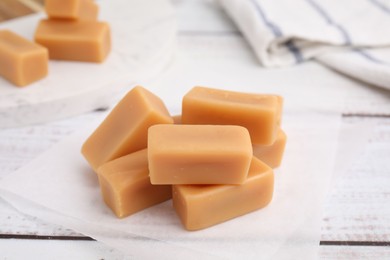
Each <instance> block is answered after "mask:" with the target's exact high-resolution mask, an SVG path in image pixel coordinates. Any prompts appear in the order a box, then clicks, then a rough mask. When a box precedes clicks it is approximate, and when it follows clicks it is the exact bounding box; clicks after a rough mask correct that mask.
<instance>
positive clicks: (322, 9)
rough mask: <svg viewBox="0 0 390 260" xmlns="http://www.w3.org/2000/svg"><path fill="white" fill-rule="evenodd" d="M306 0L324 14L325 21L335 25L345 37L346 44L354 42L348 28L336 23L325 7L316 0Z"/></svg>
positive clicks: (320, 13)
mask: <svg viewBox="0 0 390 260" xmlns="http://www.w3.org/2000/svg"><path fill="white" fill-rule="evenodd" d="M306 2H307V3H308V4H309V5H310V6H311V7H312V8H313V9H314V10H315V11H316V12H317V13H318V14H319V15H321V16H322V18H323V19H325V21H326V22H327V23H328V24H329V25H331V26H333V27H334V28H336V29H337V30H338V31H339V32H340V34H341V36H342V37H343V38H344V42H345V44H347V45H351V44H352V40H351V37H350V36H349V34H348V32H347V30H345V28H344V27H343V26H341V25H340V24H338V23H336V22H334V21H333V19H332V17H331V16H330V15H329V14H328V13H327V12H326V11H325V9H324V8H323V7H322V6H321V5H320V4H319V3H317V2H316V1H315V0H306Z"/></svg>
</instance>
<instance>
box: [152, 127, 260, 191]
mask: <svg viewBox="0 0 390 260" xmlns="http://www.w3.org/2000/svg"><path fill="white" fill-rule="evenodd" d="M148 157H149V171H150V181H151V183H152V184H241V183H243V182H244V181H245V179H246V176H247V175H248V169H249V165H250V162H251V159H252V144H251V142H250V137H249V133H248V131H247V130H246V129H245V128H244V127H241V126H228V125H155V126H152V127H150V128H149V135H148Z"/></svg>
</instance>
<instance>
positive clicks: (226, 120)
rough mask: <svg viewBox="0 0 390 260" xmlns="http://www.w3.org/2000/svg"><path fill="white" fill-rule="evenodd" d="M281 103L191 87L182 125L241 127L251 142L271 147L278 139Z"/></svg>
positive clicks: (267, 97) (265, 97)
mask: <svg viewBox="0 0 390 260" xmlns="http://www.w3.org/2000/svg"><path fill="white" fill-rule="evenodd" d="M282 103H283V100H282V98H281V97H280V96H276V95H260V94H249V93H241V92H233V91H226V90H218V89H212V88H205V87H194V88H193V89H192V90H191V91H189V92H188V93H187V94H186V95H185V96H184V98H183V105H182V123H183V124H215V125H240V126H243V127H245V128H247V129H248V131H249V133H250V136H251V140H252V143H254V144H261V145H270V144H272V143H273V142H274V141H275V139H276V136H277V133H278V130H279V127H280V121H281V115H282Z"/></svg>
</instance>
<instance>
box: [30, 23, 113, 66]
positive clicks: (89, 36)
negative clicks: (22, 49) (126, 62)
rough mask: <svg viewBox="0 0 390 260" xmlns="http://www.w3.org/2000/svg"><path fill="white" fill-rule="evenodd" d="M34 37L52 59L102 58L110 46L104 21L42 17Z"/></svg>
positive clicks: (93, 59)
mask: <svg viewBox="0 0 390 260" xmlns="http://www.w3.org/2000/svg"><path fill="white" fill-rule="evenodd" d="M35 41H36V42H37V43H39V44H41V45H43V46H45V47H46V48H47V49H48V50H49V57H50V59H54V60H69V61H86V62H103V61H104V60H105V58H106V57H107V55H108V54H109V52H110V50H111V37H110V27H109V25H108V24H107V23H105V22H96V21H85V20H78V21H66V20H42V21H41V22H40V23H39V25H38V28H37V30H36V32H35Z"/></svg>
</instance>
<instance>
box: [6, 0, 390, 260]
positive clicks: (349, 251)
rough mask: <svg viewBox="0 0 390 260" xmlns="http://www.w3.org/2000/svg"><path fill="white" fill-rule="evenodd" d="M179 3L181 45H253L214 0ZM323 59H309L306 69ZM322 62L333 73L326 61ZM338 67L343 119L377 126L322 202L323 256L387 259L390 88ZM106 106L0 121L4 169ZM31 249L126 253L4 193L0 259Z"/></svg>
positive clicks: (84, 254) (37, 254) (52, 254)
mask: <svg viewBox="0 0 390 260" xmlns="http://www.w3.org/2000/svg"><path fill="white" fill-rule="evenodd" d="M175 4H176V5H177V6H178V17H179V34H178V46H179V49H184V50H191V53H192V54H191V55H193V56H194V57H196V56H197V55H200V56H201V55H204V54H205V53H204V52H202V51H199V49H202V50H203V49H204V48H211V49H212V48H217V49H219V51H220V52H217V53H223V50H221V49H223V48H224V47H223V44H233V45H235V44H236V45H237V46H238V47H239V46H241V47H242V46H244V47H245V48H248V46H246V44H245V41H244V39H243V38H242V35H241V34H240V33H239V32H238V31H237V29H235V28H234V26H232V25H231V24H230V23H229V22H228V19H227V17H226V16H225V15H224V14H223V13H222V11H220V10H219V9H217V8H216V7H215V6H214V5H213V3H212V2H211V1H175ZM221 44H222V45H221ZM213 46H214V47H213ZM246 52H247V53H250V51H249V50H246ZM231 55H233V56H234V55H235V54H234V53H233V54H231ZM237 55H238V54H237ZM179 56H180V54H179ZM303 66H306V65H303ZM318 66H319V65H316V64H312V65H308V67H309V69H310V68H311V67H316V68H317V67H318ZM259 69H260V68H259ZM300 69H302V68H300ZM317 69H318V68H317ZM323 70H324V73H329V74H333V72H330V71H328V69H326V68H324V69H323ZM275 73H276V75H278V74H277V73H278V72H275V71H272V72H269V73H268V72H266V73H264V74H262V75H265V76H266V75H268V74H270V75H269V77H270V78H272V77H274V74H275ZM271 74H272V75H271ZM334 74H335V77H336V78H337V79H335V81H334V82H336V83H337V82H340V84H341V85H343V84H345V85H346V86H345V87H347V88H348V95H347V97H346V99H345V101H344V104H343V107H342V111H341V115H342V120H343V122H345V123H346V124H350V125H359V124H360V123H362V122H365V123H367V124H369V125H370V126H371V127H372V133H371V135H370V138H369V142H367V143H366V145H365V146H364V149H362V150H361V151H360V152H359V154H358V156H357V157H356V158H354V160H353V163H352V165H351V166H350V167H348V169H347V171H346V172H345V173H344V174H342V175H341V176H339V177H336V179H335V181H334V182H333V184H332V187H331V190H330V191H329V194H328V196H327V199H326V203H325V205H324V216H323V220H322V223H323V224H322V230H321V232H322V236H321V243H320V245H321V247H320V258H321V259H390V202H389V201H390V92H388V91H384V90H381V89H378V88H375V87H372V86H367V85H365V84H363V83H360V82H355V81H354V80H352V79H343V76H339V75H336V73H334ZM281 75H282V74H281ZM151 84H157V83H155V82H152V83H151ZM184 84H185V82H184ZM327 95H328V96H327V97H325V99H326V98H329V99H331V98H333V97H334V96H336V95H337V89H336V88H333V89H332V88H331V87H330V90H329V93H327ZM101 113H103V111H94V112H91V113H88V114H84V115H80V116H76V117H73V118H69V119H66V120H61V121H55V122H50V123H47V124H42V125H34V126H28V127H21V128H12V129H0V174H1V173H2V172H9V171H13V170H16V169H18V168H20V167H21V166H23V165H24V164H26V163H27V162H29V161H30V160H32V159H33V158H35V157H36V156H37V155H38V154H40V153H41V152H43V151H45V150H46V149H48V148H49V147H51V146H53V145H55V144H56V143H57V142H58V141H60V140H61V139H63V138H64V137H66V136H68V135H69V134H71V133H72V132H74V131H77V129H78V127H79V126H80V125H82V124H83V123H85V122H86V121H88V120H93V119H94V118H96V117H97V116H98V115H99V114H101ZM21 181H22V180H21ZM27 257H30V258H31V257H32V258H39V259H54V258H56V259H123V258H124V256H123V255H122V254H121V253H120V252H118V251H116V250H113V249H111V248H108V247H106V246H104V245H103V244H101V243H99V242H96V241H94V240H93V239H91V238H89V237H85V236H83V235H82V234H79V233H77V232H74V231H72V230H69V229H66V228H64V227H60V226H55V225H52V224H48V223H45V222H42V221H41V220H39V219H36V218H31V217H26V216H25V215H23V214H22V213H19V212H17V211H16V210H15V209H13V208H12V207H11V206H9V205H8V204H7V203H6V202H4V201H3V200H2V199H0V259H26V258H27Z"/></svg>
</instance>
